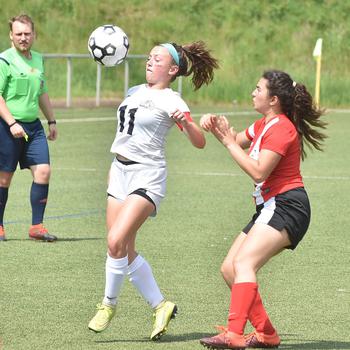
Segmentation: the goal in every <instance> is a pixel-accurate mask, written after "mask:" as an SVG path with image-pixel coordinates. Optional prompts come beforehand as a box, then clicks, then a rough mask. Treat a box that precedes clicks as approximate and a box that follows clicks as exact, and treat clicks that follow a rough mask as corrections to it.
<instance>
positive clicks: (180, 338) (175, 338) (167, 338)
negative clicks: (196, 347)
mask: <svg viewBox="0 0 350 350" xmlns="http://www.w3.org/2000/svg"><path fill="white" fill-rule="evenodd" d="M216 334H217V333H215V334H212V335H208V333H199V332H193V333H186V334H178V335H171V334H167V335H164V336H163V337H162V339H161V340H158V341H155V342H152V343H153V344H165V343H174V342H187V341H192V340H198V341H199V339H201V338H204V337H208V336H209V337H210V336H214V335H216ZM149 342H151V340H150V339H149V338H142V339H112V340H95V343H98V344H108V343H149Z"/></svg>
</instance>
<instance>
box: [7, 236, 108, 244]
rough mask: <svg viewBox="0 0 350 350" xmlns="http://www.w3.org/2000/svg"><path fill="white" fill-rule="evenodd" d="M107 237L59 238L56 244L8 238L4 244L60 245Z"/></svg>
mask: <svg viewBox="0 0 350 350" xmlns="http://www.w3.org/2000/svg"><path fill="white" fill-rule="evenodd" d="M105 239H106V237H75V238H57V241H55V242H45V241H36V240H33V239H28V238H7V239H6V242H4V244H8V242H30V243H48V244H59V243H60V242H79V241H100V240H105Z"/></svg>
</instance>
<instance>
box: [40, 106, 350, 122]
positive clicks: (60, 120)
mask: <svg viewBox="0 0 350 350" xmlns="http://www.w3.org/2000/svg"><path fill="white" fill-rule="evenodd" d="M327 112H330V113H350V109H328V110H327ZM210 113H212V114H217V115H226V116H233V115H257V116H258V113H257V112H255V111H254V110H250V111H240V112H239V111H237V112H233V111H230V112H210ZM94 114H96V115H98V110H97V111H96V112H95V113H94ZM114 114H115V113H114ZM203 114H205V113H193V114H191V115H192V117H194V118H198V117H201V116H202V115H203ZM111 120H115V121H116V116H113V117H103V116H101V117H87V118H58V120H57V121H58V123H80V122H100V121H111ZM41 121H42V122H45V120H41Z"/></svg>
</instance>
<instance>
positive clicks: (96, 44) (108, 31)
mask: <svg viewBox="0 0 350 350" xmlns="http://www.w3.org/2000/svg"><path fill="white" fill-rule="evenodd" d="M88 49H89V51H90V54H91V56H92V58H93V59H94V60H95V61H96V62H97V63H99V64H102V65H103V66H106V67H113V66H115V65H117V64H120V63H122V62H123V61H124V59H125V57H126V55H127V54H128V51H129V39H128V37H127V35H126V34H125V33H124V31H123V30H122V29H121V28H119V27H117V26H115V25H113V24H106V25H104V26H101V27H98V28H96V29H95V30H94V31H93V32H92V33H91V35H90V37H89V41H88Z"/></svg>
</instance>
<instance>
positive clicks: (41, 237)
mask: <svg viewBox="0 0 350 350" xmlns="http://www.w3.org/2000/svg"><path fill="white" fill-rule="evenodd" d="M29 238H30V239H33V240H35V241H43V242H54V241H57V237H56V236H54V235H50V234H49V232H48V231H47V229H46V228H45V227H44V226H43V224H38V225H32V226H31V227H30V229H29Z"/></svg>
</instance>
